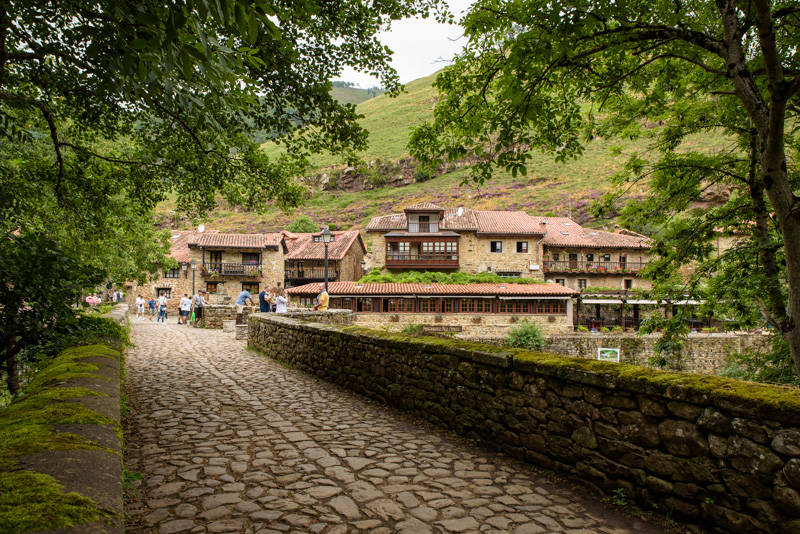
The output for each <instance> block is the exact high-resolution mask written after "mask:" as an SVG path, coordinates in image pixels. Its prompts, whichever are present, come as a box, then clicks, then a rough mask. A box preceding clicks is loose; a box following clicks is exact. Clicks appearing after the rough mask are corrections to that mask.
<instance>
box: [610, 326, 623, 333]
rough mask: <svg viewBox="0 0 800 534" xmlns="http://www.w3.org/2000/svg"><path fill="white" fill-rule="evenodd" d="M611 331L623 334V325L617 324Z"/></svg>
mask: <svg viewBox="0 0 800 534" xmlns="http://www.w3.org/2000/svg"><path fill="white" fill-rule="evenodd" d="M611 331H612V332H614V333H615V334H621V333H622V327H621V326H615V327H614V328H612V329H611Z"/></svg>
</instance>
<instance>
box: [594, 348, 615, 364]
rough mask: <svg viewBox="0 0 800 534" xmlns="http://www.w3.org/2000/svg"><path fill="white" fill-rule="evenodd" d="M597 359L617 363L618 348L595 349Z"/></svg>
mask: <svg viewBox="0 0 800 534" xmlns="http://www.w3.org/2000/svg"><path fill="white" fill-rule="evenodd" d="M597 359H598V360H600V361H601V362H614V363H619V349H604V348H600V349H597Z"/></svg>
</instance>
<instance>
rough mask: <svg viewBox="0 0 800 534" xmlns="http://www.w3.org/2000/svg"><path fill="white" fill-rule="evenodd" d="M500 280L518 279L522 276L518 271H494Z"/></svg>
mask: <svg viewBox="0 0 800 534" xmlns="http://www.w3.org/2000/svg"><path fill="white" fill-rule="evenodd" d="M495 273H496V274H497V276H499V277H500V278H519V277H521V276H522V273H521V272H520V271H495Z"/></svg>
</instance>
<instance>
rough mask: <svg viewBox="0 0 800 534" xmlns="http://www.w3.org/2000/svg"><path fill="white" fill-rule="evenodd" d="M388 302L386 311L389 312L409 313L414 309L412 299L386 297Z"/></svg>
mask: <svg viewBox="0 0 800 534" xmlns="http://www.w3.org/2000/svg"><path fill="white" fill-rule="evenodd" d="M386 300H388V302H389V305H388V308H387V310H386V311H388V312H389V313H411V312H413V311H414V301H413V300H412V299H386Z"/></svg>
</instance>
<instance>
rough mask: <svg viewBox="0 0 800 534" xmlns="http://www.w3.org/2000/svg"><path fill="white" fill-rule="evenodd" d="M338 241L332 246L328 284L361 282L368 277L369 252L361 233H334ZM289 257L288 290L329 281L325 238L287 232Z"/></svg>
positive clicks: (286, 274) (330, 244)
mask: <svg viewBox="0 0 800 534" xmlns="http://www.w3.org/2000/svg"><path fill="white" fill-rule="evenodd" d="M331 233H332V234H333V238H334V241H333V242H332V243H328V281H329V282H338V281H346V280H352V281H355V280H359V279H360V278H361V277H362V276H364V256H365V254H366V252H367V249H366V247H365V246H364V241H363V240H362V239H361V233H360V232H359V231H358V230H349V231H346V232H331ZM283 235H284V236H285V239H286V243H287V247H288V250H289V251H288V253H287V254H286V258H285V260H286V266H285V274H284V284H285V287H293V286H299V285H303V284H309V283H313V282H322V281H324V280H325V245H324V244H323V243H322V238H321V234H319V233H316V234H297V233H292V232H286V231H284V232H283Z"/></svg>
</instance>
